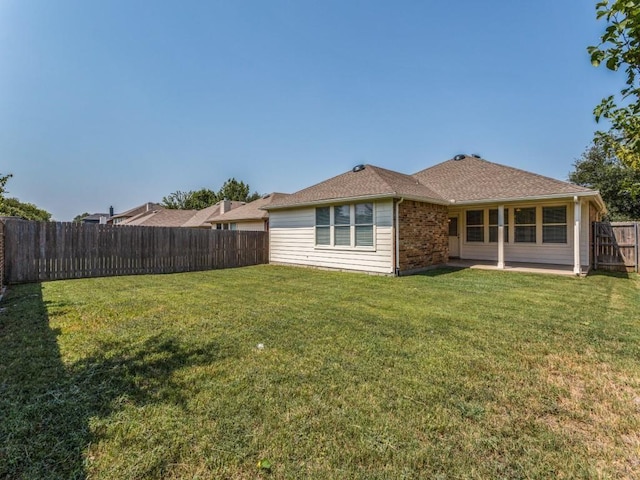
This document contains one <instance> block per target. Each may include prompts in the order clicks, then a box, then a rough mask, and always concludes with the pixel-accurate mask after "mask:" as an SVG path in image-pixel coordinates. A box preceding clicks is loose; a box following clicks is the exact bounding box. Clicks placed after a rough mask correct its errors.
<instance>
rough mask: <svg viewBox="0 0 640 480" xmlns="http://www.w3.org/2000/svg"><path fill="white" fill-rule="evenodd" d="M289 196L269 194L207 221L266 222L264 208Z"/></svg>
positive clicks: (266, 216)
mask: <svg viewBox="0 0 640 480" xmlns="http://www.w3.org/2000/svg"><path fill="white" fill-rule="evenodd" d="M288 196H289V194H288V193H278V192H273V193H269V194H267V195H265V196H263V197H262V198H259V199H257V200H254V201H253V202H249V203H247V204H245V205H242V206H240V207H238V208H234V209H233V210H230V211H228V212H225V213H223V214H222V215H217V216H215V217H212V218H210V219H209V222H238V221H243V220H245V221H246V220H266V219H267V218H269V213H268V212H267V211H266V210H264V207H267V206H269V205H271V204H272V203H277V202H280V201H283V200H284V199H286V198H287V197H288Z"/></svg>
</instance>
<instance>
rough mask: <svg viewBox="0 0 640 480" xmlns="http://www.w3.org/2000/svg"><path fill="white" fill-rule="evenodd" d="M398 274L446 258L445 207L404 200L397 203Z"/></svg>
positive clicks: (447, 231)
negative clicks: (398, 205) (398, 204)
mask: <svg viewBox="0 0 640 480" xmlns="http://www.w3.org/2000/svg"><path fill="white" fill-rule="evenodd" d="M399 216H400V219H399V225H398V228H399V229H400V252H399V253H400V273H403V272H409V271H412V270H420V269H422V268H427V267H431V266H433V265H439V264H443V263H447V262H448V261H449V225H448V223H447V222H448V219H449V215H448V209H447V207H446V206H444V205H434V204H432V203H422V202H414V201H411V200H405V201H404V202H402V203H401V204H400V211H399Z"/></svg>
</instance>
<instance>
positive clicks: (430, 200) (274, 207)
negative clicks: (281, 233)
mask: <svg viewBox="0 0 640 480" xmlns="http://www.w3.org/2000/svg"><path fill="white" fill-rule="evenodd" d="M396 198H401V199H402V200H404V199H406V200H414V201H416V202H428V203H432V204H434V205H447V206H448V205H451V202H450V201H449V200H443V199H441V198H430V197H419V196H412V195H403V196H402V197H400V195H398V194H397V193H395V192H391V193H385V194H381V195H360V196H357V197H337V198H326V199H322V200H314V201H310V202H301V203H292V204H290V205H268V206H264V207H260V209H261V210H267V211H269V210H285V209H289V208H300V207H314V206H318V205H335V204H336V203H338V202H343V201H345V202H346V201H348V202H358V201H362V200H389V199H396ZM402 200H401V201H402Z"/></svg>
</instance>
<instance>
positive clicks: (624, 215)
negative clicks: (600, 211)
mask: <svg viewBox="0 0 640 480" xmlns="http://www.w3.org/2000/svg"><path fill="white" fill-rule="evenodd" d="M573 167H574V171H572V172H571V173H570V174H569V180H570V181H571V182H573V183H576V184H578V185H582V186H584V187H588V188H593V189H595V190H599V191H600V195H601V196H602V199H603V200H604V202H605V203H606V205H607V210H608V211H609V213H608V215H609V218H610V219H611V220H635V219H640V202H638V198H639V197H640V170H636V169H633V168H631V167H629V166H627V165H625V164H623V163H622V162H621V161H620V160H619V159H617V158H616V157H614V156H612V155H611V154H610V153H609V150H608V149H607V148H606V147H605V146H604V145H602V144H599V143H594V144H593V145H591V146H590V147H589V148H587V150H585V152H584V153H583V154H582V156H581V157H580V158H579V159H578V160H576V161H575V163H574V164H573Z"/></svg>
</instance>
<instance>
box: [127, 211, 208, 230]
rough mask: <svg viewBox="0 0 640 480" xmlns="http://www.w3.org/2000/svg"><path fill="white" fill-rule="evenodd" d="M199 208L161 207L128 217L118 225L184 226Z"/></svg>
mask: <svg viewBox="0 0 640 480" xmlns="http://www.w3.org/2000/svg"><path fill="white" fill-rule="evenodd" d="M197 212H198V211H197V210H176V209H170V208H160V209H155V210H149V211H146V212H142V213H140V214H138V215H136V216H135V217H131V218H128V219H126V220H124V221H122V222H120V223H119V224H118V225H125V226H127V225H130V226H134V225H135V226H144V227H184V226H185V223H186V222H187V221H188V220H189V219H191V218H192V217H193V216H194V215H195V214H196V213H197Z"/></svg>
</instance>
